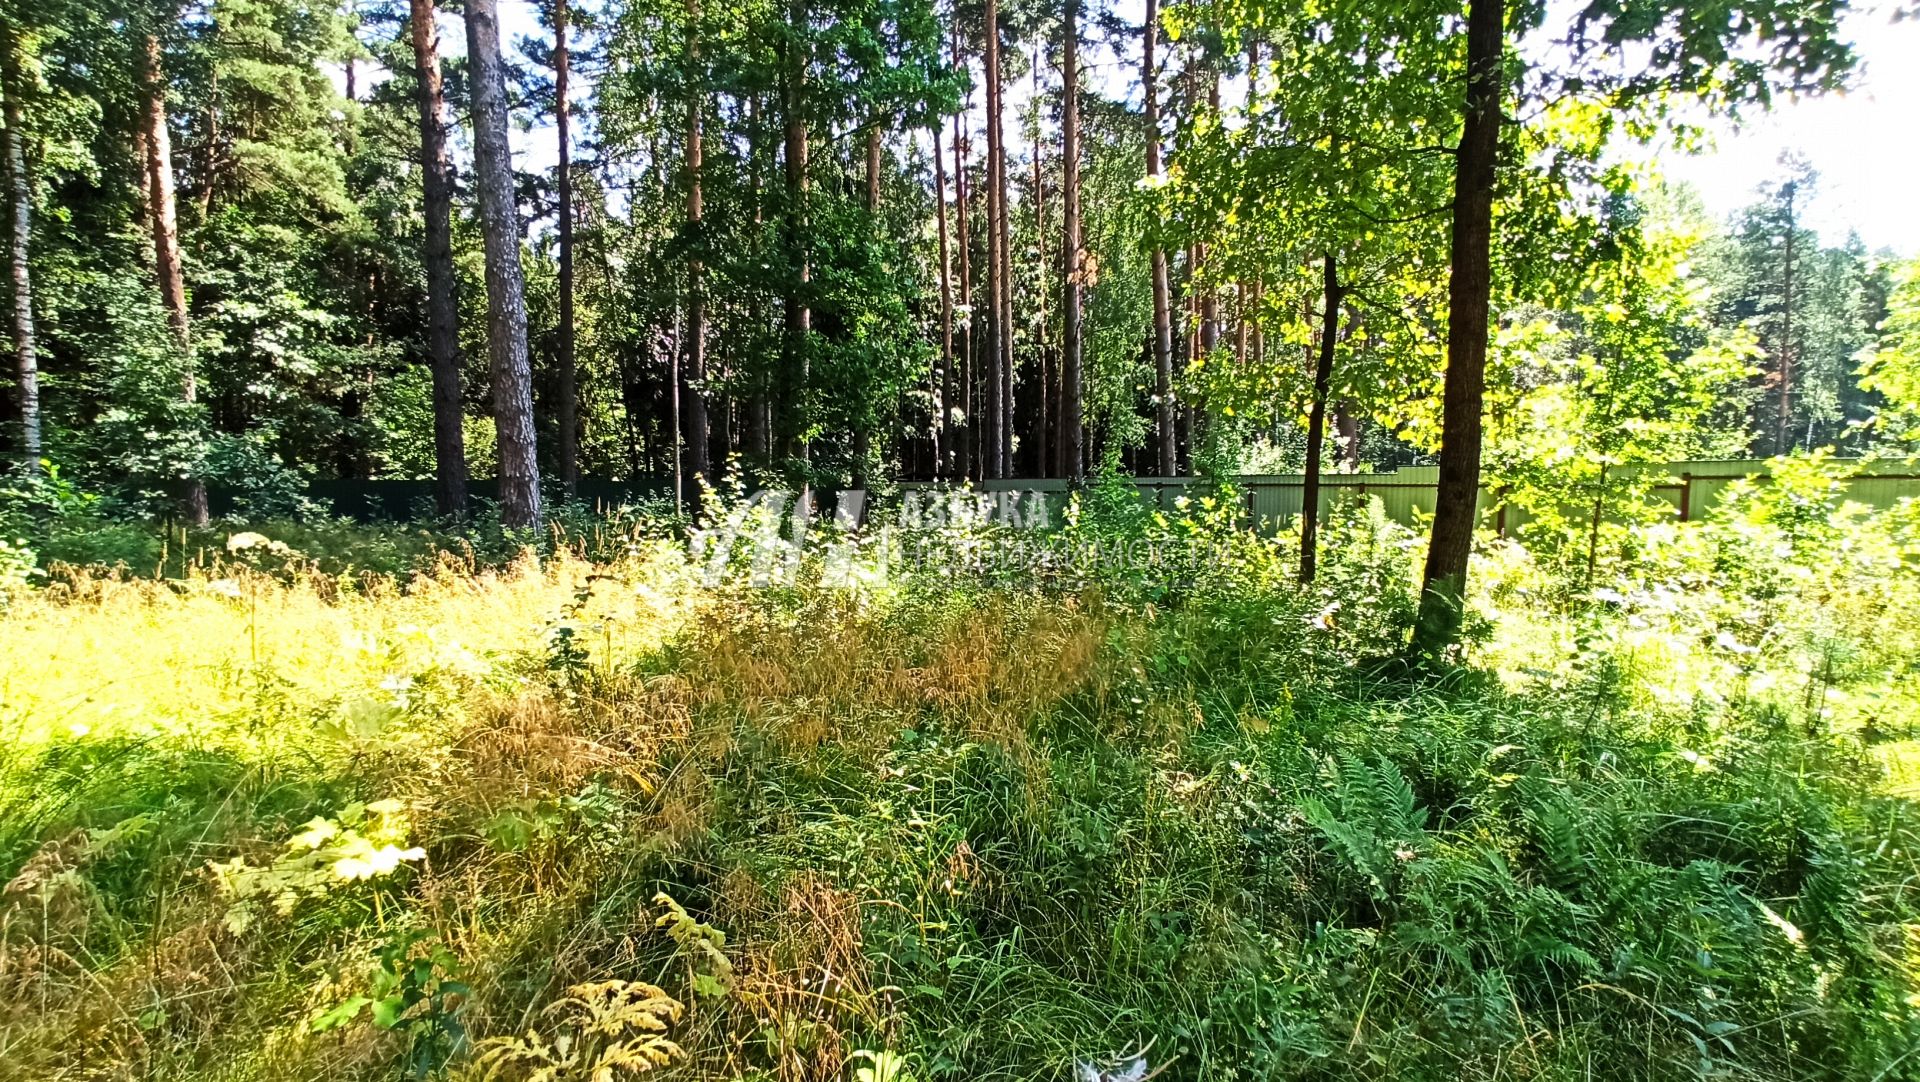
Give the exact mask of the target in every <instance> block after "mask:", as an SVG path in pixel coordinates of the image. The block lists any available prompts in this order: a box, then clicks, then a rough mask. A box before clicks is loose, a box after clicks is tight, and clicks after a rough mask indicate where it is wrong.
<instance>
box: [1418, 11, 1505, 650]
mask: <svg viewBox="0 0 1920 1082" xmlns="http://www.w3.org/2000/svg"><path fill="white" fill-rule="evenodd" d="M1505 19H1506V7H1505V0H1471V2H1470V3H1469V5H1468V8H1467V92H1466V106H1465V110H1464V113H1465V115H1464V124H1463V126H1462V128H1461V132H1460V146H1459V148H1458V149H1457V150H1456V151H1455V153H1454V179H1453V233H1452V238H1451V249H1452V254H1451V262H1452V265H1451V268H1450V280H1449V283H1448V296H1447V311H1448V316H1447V374H1446V383H1445V387H1444V390H1443V391H1442V395H1441V407H1440V409H1441V424H1440V484H1439V488H1438V490H1437V491H1436V492H1435V494H1434V507H1433V535H1432V538H1431V539H1430V540H1429V542H1428V546H1427V566H1426V573H1425V575H1424V576H1423V582H1422V586H1421V593H1420V615H1419V620H1418V623H1417V625H1416V626H1415V628H1414V639H1413V649H1414V652H1415V653H1416V654H1417V655H1420V656H1424V657H1429V658H1432V657H1437V656H1439V655H1440V654H1441V653H1442V652H1444V651H1445V650H1446V649H1447V648H1448V647H1450V646H1452V645H1453V644H1454V643H1455V642H1456V641H1458V639H1459V637H1460V626H1461V623H1462V621H1463V620H1464V618H1465V615H1466V612H1465V609H1466V593H1467V560H1468V557H1469V556H1470V555H1471V553H1472V551H1473V521H1474V515H1475V511H1476V510H1477V505H1478V502H1479V498H1480V429H1481V416H1480V414H1481V408H1482V399H1483V398H1484V397H1485V392H1486V377H1487V332H1488V328H1489V319H1490V313H1489V311H1488V308H1489V305H1490V302H1491V299H1492V293H1493V255H1492V244H1493V184H1494V171H1495V165H1496V161H1497V158H1498V154H1499V149H1500V105H1501V99H1502V98H1503V97H1504V94H1503V92H1502V87H1503V85H1504V83H1503V79H1502V75H1501V54H1502V53H1503V51H1504V49H1505V46H1506V29H1505Z"/></svg>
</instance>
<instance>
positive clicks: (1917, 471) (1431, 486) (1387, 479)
mask: <svg viewBox="0 0 1920 1082" xmlns="http://www.w3.org/2000/svg"><path fill="white" fill-rule="evenodd" d="M1834 462H1835V463H1836V464H1838V465H1844V466H1847V467H1848V468H1849V469H1850V470H1851V472H1852V473H1853V476H1851V477H1849V478H1847V479H1846V480H1845V481H1843V482H1842V484H1843V486H1844V487H1845V489H1846V498H1847V499H1850V500H1855V501H1857V502H1859V503H1863V504H1866V505H1868V506H1870V507H1877V508H1889V507H1892V506H1893V505H1894V504H1895V503H1897V502H1898V501H1900V500H1903V499H1909V498H1913V497H1920V467H1916V466H1913V465H1910V464H1908V463H1905V462H1887V461H1875V462H1856V461H1849V460H1843V459H1836V460H1834ZM1767 470H1768V465H1767V463H1766V462H1765V461H1763V460H1757V459H1749V460H1737V461H1699V462H1672V463H1668V464H1666V465H1664V466H1628V467H1621V468H1620V472H1621V473H1623V474H1628V473H1638V474H1644V473H1647V472H1652V473H1654V474H1656V475H1657V479H1656V480H1655V481H1654V483H1653V486H1652V494H1653V497H1654V498H1655V499H1659V500H1664V501H1666V502H1667V503H1669V504H1671V505H1672V507H1673V509H1674V514H1675V516H1676V517H1677V518H1679V519H1680V520H1682V521H1686V520H1688V519H1692V518H1697V517H1699V516H1700V515H1703V514H1705V513H1706V511H1707V510H1708V509H1709V508H1711V507H1712V506H1713V505H1714V503H1715V502H1717V501H1718V500H1719V499H1720V496H1721V494H1722V493H1724V492H1725V491H1726V489H1727V486H1729V485H1731V484H1733V483H1734V482H1735V481H1738V480H1740V479H1742V478H1753V479H1756V480H1759V481H1762V482H1764V481H1765V480H1766V479H1767V477H1768V473H1767ZM1439 476H1440V470H1439V467H1437V466H1407V467H1404V468H1401V469H1398V470H1394V471H1392V472H1390V473H1344V474H1324V475H1322V476H1321V478H1320V487H1321V501H1320V509H1321V514H1322V515H1323V516H1324V515H1326V514H1328V513H1330V512H1331V510H1332V509H1333V508H1334V507H1336V506H1338V505H1339V504H1340V503H1341V501H1343V500H1347V499H1366V498H1369V497H1377V498H1378V499H1379V500H1380V502H1381V503H1382V505H1384V506H1385V508H1386V513H1387V517H1389V518H1391V519H1393V520H1394V521H1396V522H1401V523H1406V524H1409V525H1411V524H1412V523H1413V522H1415V521H1416V520H1417V519H1418V518H1419V517H1420V516H1423V515H1428V514H1431V513H1432V512H1433V503H1434V491H1435V489H1436V487H1437V486H1438V484H1439ZM1305 480H1306V479H1305V478H1304V477H1303V476H1301V475H1300V474H1297V473H1279V474H1249V475H1246V476H1243V477H1240V478H1239V479H1238V480H1237V484H1238V485H1239V487H1240V491H1241V493H1242V495H1243V498H1244V499H1245V500H1246V510H1247V512H1248V514H1249V515H1250V516H1251V517H1252V518H1253V519H1254V520H1255V521H1258V522H1263V523H1266V524H1268V525H1269V527H1272V526H1276V525H1278V524H1279V523H1284V522H1287V521H1289V520H1292V519H1297V518H1299V516H1300V506H1301V502H1302V501H1301V492H1302V489H1303V487H1304V485H1305ZM1195 484H1197V482H1196V480H1195V479H1194V478H1191V477H1136V478H1133V486H1134V489H1135V490H1136V491H1137V492H1138V493H1139V494H1140V498H1141V499H1142V500H1143V501H1144V502H1146V503H1147V504H1149V505H1152V506H1157V507H1160V508H1162V509H1164V510H1168V511H1171V510H1173V509H1174V503H1175V501H1176V500H1178V499H1179V498H1180V497H1181V496H1182V495H1185V494H1186V492H1187V490H1188V489H1189V488H1190V487H1192V486H1194V485H1195ZM900 487H901V489H903V490H905V491H909V492H911V491H925V490H928V489H933V488H937V487H941V486H939V485H937V484H936V483H934V482H927V481H910V482H905V483H903V484H902V485H901V486H900ZM1070 487H1071V486H1070V485H1069V484H1068V482H1066V481H1063V480H1060V479H1058V478H1009V479H1006V480H1001V481H976V482H974V484H973V488H974V489H975V490H976V491H981V492H1007V491H1018V492H1035V491H1037V492H1042V493H1045V494H1046V499H1047V502H1048V504H1049V506H1050V508H1051V509H1052V510H1053V511H1055V512H1058V511H1059V510H1061V509H1062V508H1063V507H1064V506H1065V504H1066V500H1067V494H1068V492H1069V491H1070ZM467 489H468V492H469V494H470V495H472V496H473V497H474V498H475V499H480V500H491V499H493V498H494V497H495V495H496V493H497V491H498V490H497V486H496V485H495V484H494V482H492V481H488V480H476V481H473V482H471V483H469V485H468V486H467ZM672 492H673V486H672V484H671V482H668V481H666V480H660V479H647V478H643V479H639V480H633V481H606V480H597V479H591V478H581V480H580V483H579V486H578V489H577V493H578V495H577V498H578V499H579V500H581V501H582V502H584V503H586V504H588V505H590V506H592V507H594V508H595V509H596V510H603V511H604V510H609V509H612V508H615V507H619V506H621V505H623V504H632V503H637V502H639V501H641V500H651V499H661V498H665V497H668V496H671V495H672ZM208 495H209V501H210V504H211V509H212V510H213V512H214V513H215V514H223V513H227V512H229V511H231V510H233V509H234V508H235V506H236V505H235V498H234V495H233V494H232V493H228V492H224V491H222V490H220V489H218V488H214V489H212V490H210V491H209V493H208ZM556 495H557V493H549V498H552V497H553V496H556ZM307 496H308V498H310V499H312V500H314V501H316V502H318V503H320V504H321V505H323V506H325V507H327V508H329V509H330V510H331V511H332V512H333V513H334V514H337V515H345V516H347V517H349V518H354V519H359V520H360V521H363V522H373V521H393V522H405V521H409V520H417V519H423V518H428V517H431V516H432V514H433V482H431V481H314V482H311V483H310V484H309V485H308V488H307ZM815 506H816V507H820V508H825V509H828V510H829V513H830V509H831V508H832V507H833V494H832V493H829V492H823V493H817V494H816V498H815ZM1480 508H1481V512H1482V513H1483V514H1484V515H1488V516H1491V519H1490V521H1489V522H1488V525H1490V526H1492V527H1493V528H1494V529H1496V530H1501V531H1503V532H1504V531H1506V530H1513V529H1518V528H1519V527H1520V526H1522V525H1524V524H1525V523H1526V513H1525V512H1524V511H1522V510H1520V509H1519V508H1516V507H1511V506H1507V505H1505V504H1504V503H1503V502H1502V501H1501V499H1500V494H1499V490H1498V488H1497V486H1495V485H1492V484H1489V485H1483V486H1482V487H1481V490H1480Z"/></svg>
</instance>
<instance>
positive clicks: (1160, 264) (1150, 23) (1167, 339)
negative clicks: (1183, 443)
mask: <svg viewBox="0 0 1920 1082" xmlns="http://www.w3.org/2000/svg"><path fill="white" fill-rule="evenodd" d="M1159 37H1160V5H1159V0H1147V18H1146V25H1145V26H1144V27H1143V28H1142V30H1141V39H1142V45H1141V50H1140V82H1141V84H1142V85H1143V86H1144V87H1145V88H1146V127H1147V179H1149V180H1152V181H1158V180H1159V179H1160V70H1159V68H1158V67H1156V66H1155V64H1154V53H1155V52H1156V48H1157V42H1158V39H1159ZM1149 256H1150V258H1151V260H1152V263H1153V398H1154V427H1155V435H1156V436H1157V443H1158V447H1157V450H1158V456H1157V464H1156V466H1155V469H1156V470H1157V472H1158V473H1159V475H1160V476H1161V477H1172V476H1173V475H1174V472H1175V471H1176V470H1177V469H1178V468H1179V464H1178V457H1177V454H1176V452H1177V451H1178V448H1179V436H1178V433H1177V431H1176V429H1175V426H1174V402H1173V290H1172V286H1171V284H1170V283H1169V281H1168V275H1167V252H1166V249H1164V248H1161V247H1160V246H1159V245H1155V246H1154V248H1153V250H1152V252H1150V253H1149Z"/></svg>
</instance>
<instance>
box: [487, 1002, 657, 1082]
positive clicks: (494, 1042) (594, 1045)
mask: <svg viewBox="0 0 1920 1082" xmlns="http://www.w3.org/2000/svg"><path fill="white" fill-rule="evenodd" d="M685 1011H686V1007H685V1006H684V1005H682V1004H681V1002H680V1001H679V1000H677V999H674V998H673V997H672V996H669V995H667V994H666V993H665V992H663V991H661V990H660V989H659V988H657V987H655V986H654V985H651V984H646V983H643V982H641V981H599V982H595V983H590V984H576V985H574V986H573V987H571V988H569V989H567V996H566V998H565V999H562V1000H559V1001H557V1002H555V1003H553V1004H551V1005H550V1006H548V1007H547V1009H546V1011H545V1012H544V1013H545V1014H548V1015H551V1016H553V1018H554V1019H555V1026H554V1028H553V1029H552V1030H551V1034H552V1035H551V1036H547V1035H544V1034H542V1033H540V1032H539V1031H538V1030H528V1031H527V1033H526V1034H525V1035H524V1036H520V1037H492V1038H489V1039H487V1040H486V1041H484V1042H482V1051H481V1053H480V1055H479V1056H478V1057H477V1059H476V1061H475V1062H476V1065H477V1066H478V1067H479V1068H480V1070H481V1077H482V1078H483V1079H488V1080H491V1079H496V1078H498V1079H510V1078H511V1079H519V1080H521V1082H613V1080H614V1079H615V1078H617V1077H619V1076H620V1075H621V1074H636V1075H637V1074H645V1073H646V1072H648V1071H651V1070H654V1069H656V1068H659V1067H665V1066H667V1065H668V1064H670V1063H672V1062H673V1061H674V1060H676V1059H681V1058H684V1057H685V1055H686V1053H685V1051H683V1050H682V1049H681V1047H680V1046H679V1045H678V1044H677V1043H675V1042H674V1041H673V1040H672V1039H670V1038H669V1037H668V1036H667V1030H668V1029H669V1027H671V1026H672V1025H673V1024H674V1023H675V1022H678V1021H679V1020H680V1016H681V1015H682V1014H683V1013H685Z"/></svg>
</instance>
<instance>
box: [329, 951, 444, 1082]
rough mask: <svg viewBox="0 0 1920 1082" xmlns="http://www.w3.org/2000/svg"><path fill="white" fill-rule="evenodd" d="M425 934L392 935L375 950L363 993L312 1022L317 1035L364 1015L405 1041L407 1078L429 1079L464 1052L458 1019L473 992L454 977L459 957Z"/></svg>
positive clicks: (379, 1026) (438, 1073)
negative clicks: (373, 960)
mask: <svg viewBox="0 0 1920 1082" xmlns="http://www.w3.org/2000/svg"><path fill="white" fill-rule="evenodd" d="M427 938H428V937H427V933H425V932H423V931H420V930H418V929H414V930H412V931H407V932H402V933H399V934H396V935H394V936H393V937H392V938H390V939H389V940H387V942H385V943H382V944H381V945H380V946H379V948H378V949H376V950H375V951H374V959H375V961H376V963H377V965H376V968H375V970H374V973H373V978H372V980H371V982H370V983H369V987H368V989H367V993H366V994H365V995H356V996H352V997H350V998H348V999H346V1000H345V1001H343V1002H341V1003H340V1005H339V1006H337V1007H334V1008H332V1009H331V1010H328V1011H326V1012H324V1013H322V1014H320V1015H318V1016H317V1017H315V1018H314V1020H313V1029H314V1031H315V1032H316V1033H319V1032H325V1031H326V1030H330V1029H338V1028H340V1027H342V1026H345V1025H348V1024H349V1023H351V1022H353V1021H354V1020H355V1019H356V1018H358V1017H360V1015H361V1013H362V1012H365V1013H366V1015H367V1018H368V1020H369V1021H371V1022H372V1023H373V1024H374V1025H375V1026H376V1027H378V1028H380V1029H383V1030H387V1031H390V1032H394V1033H400V1034H403V1035H405V1037H406V1038H407V1052H406V1055H405V1057H404V1058H403V1061H402V1065H403V1068H404V1070H405V1072H406V1074H407V1077H409V1078H433V1077H437V1076H439V1075H440V1074H441V1072H442V1071H443V1070H444V1069H445V1067H446V1064H447V1061H448V1060H449V1059H450V1058H452V1057H453V1056H455V1055H458V1054H460V1053H462V1052H465V1051H466V1050H467V1031H466V1026H465V1024H464V1023H462V1022H461V1020H460V1012H461V1009H462V1008H463V1007H464V1006H465V1000H466V999H467V998H468V997H469V996H471V995H472V994H473V992H472V989H470V988H468V987H467V985H466V984H464V983H462V982H461V981H459V980H457V979H455V977H454V974H456V973H458V972H459V969H460V962H459V959H458V958H456V957H454V954H453V952H452V951H450V950H448V949H447V948H446V947H445V946H443V945H441V944H439V943H437V942H436V943H428V944H427V945H426V948H425V949H424V950H421V949H419V948H420V945H421V944H422V942H423V941H425V940H427Z"/></svg>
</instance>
